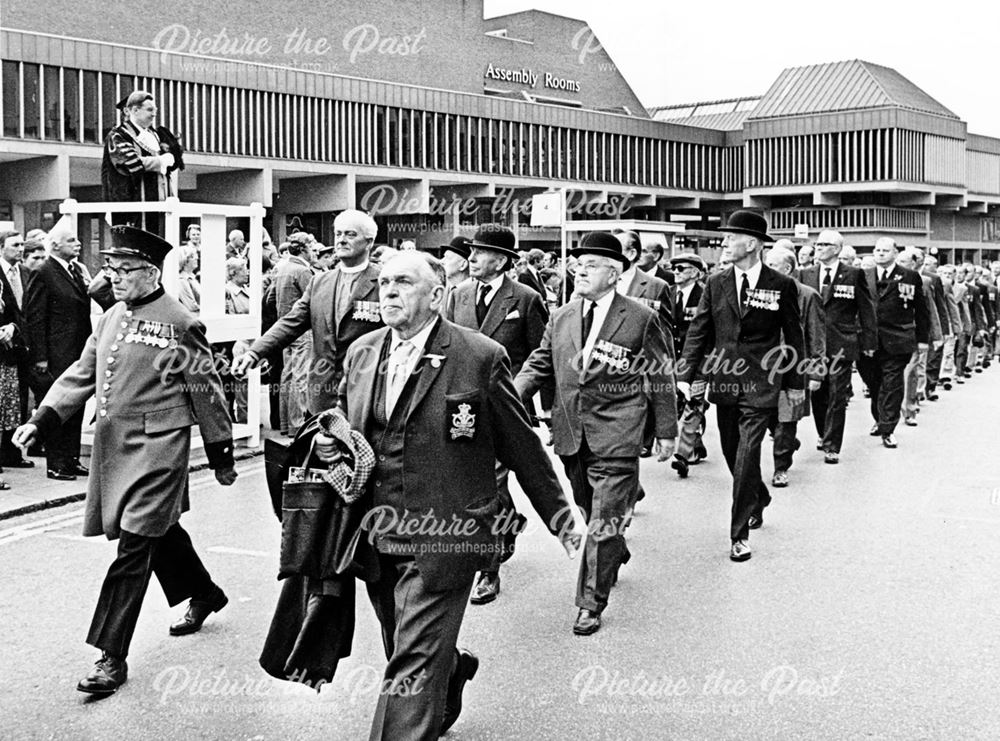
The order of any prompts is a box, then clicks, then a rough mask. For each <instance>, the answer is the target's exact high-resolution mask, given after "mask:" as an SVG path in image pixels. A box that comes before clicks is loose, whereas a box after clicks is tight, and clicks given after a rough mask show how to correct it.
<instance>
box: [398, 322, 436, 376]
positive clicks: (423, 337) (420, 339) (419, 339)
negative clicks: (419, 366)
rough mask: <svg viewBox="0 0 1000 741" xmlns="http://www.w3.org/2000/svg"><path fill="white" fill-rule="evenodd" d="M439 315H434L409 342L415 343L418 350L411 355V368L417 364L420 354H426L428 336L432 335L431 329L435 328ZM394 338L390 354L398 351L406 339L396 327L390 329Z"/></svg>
mask: <svg viewBox="0 0 1000 741" xmlns="http://www.w3.org/2000/svg"><path fill="white" fill-rule="evenodd" d="M437 320H438V317H434V319H432V320H431V321H429V322H427V325H426V326H425V327H424V328H423V329H421V330H420V331H419V332H417V333H416V334H415V335H413V337H411V338H410V339H409V340H408V342H409V343H410V344H411V345H413V347H414V348H415V350H416V352H414V353H413V354H412V355H411V356H410V357H411V366H410V367H411V368H412V367H413V366H414V365H416V362H417V360H416V359H419V358H420V356H422V355H423V354H424V348H425V347H426V346H427V338H428V337H430V336H431V330H432V329H434V325H435V324H436V323H437ZM390 333H391V335H392V339H391V340H390V341H389V354H390V355H391V354H392V353H394V352H395V351H396V348H397V347H399V345H400V344H401V343H402V342H403V341H404V340H403V338H402V337H400V336H399V334H398V333H397V332H396V330H395V329H392V330H390Z"/></svg>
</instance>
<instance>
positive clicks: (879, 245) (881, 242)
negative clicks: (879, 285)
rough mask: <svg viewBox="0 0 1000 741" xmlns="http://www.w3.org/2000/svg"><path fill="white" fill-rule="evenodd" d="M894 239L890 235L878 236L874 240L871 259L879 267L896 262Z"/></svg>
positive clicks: (896, 252)
mask: <svg viewBox="0 0 1000 741" xmlns="http://www.w3.org/2000/svg"><path fill="white" fill-rule="evenodd" d="M897 254H898V251H897V249H896V240H895V239H893V238H892V237H879V238H878V239H876V240H875V248H874V249H873V250H872V259H873V260H874V261H875V264H876V265H878V266H879V267H880V268H888V267H889V266H891V265H894V264H895V262H896V255H897Z"/></svg>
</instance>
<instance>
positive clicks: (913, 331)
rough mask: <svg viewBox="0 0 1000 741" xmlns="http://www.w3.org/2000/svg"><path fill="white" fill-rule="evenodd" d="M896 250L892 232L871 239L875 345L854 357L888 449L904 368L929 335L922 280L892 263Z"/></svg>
mask: <svg viewBox="0 0 1000 741" xmlns="http://www.w3.org/2000/svg"><path fill="white" fill-rule="evenodd" d="M897 254H898V251H897V249H896V242H895V240H893V239H892V238H891V237H880V238H879V239H877V240H876V241H875V249H874V250H873V251H872V257H873V258H874V260H875V267H874V268H872V269H870V270H867V271H865V272H866V277H867V279H868V285H869V288H872V289H873V290H872V292H873V293H874V294H875V295H876V296H877V304H876V314H877V316H878V350H876V352H875V355H874V356H873V357H865V356H862V357H860V358H858V373H860V374H861V379H862V380H863V381H864V382H865V385H866V386H868V391H869V393H870V394H871V411H872V417H873V418H874V419H875V425H874V427H872V430H871V435H872V436H873V437H881V438H882V444H883V445H884V446H885V447H887V448H895V447H897V443H896V437H895V435H894V434H893V433H894V432H895V431H896V425H898V424H899V415H900V408H901V407H902V404H903V371H904V369H905V368H906V364H907V363H909V362H910V356H912V355H913V353H914V352H916V351H917V350H918V349H920V350H926V349H927V346H928V344H927V341H928V336H929V334H930V316H929V315H928V313H927V303H926V299H925V298H924V285H923V281H922V280H921V279H920V275H919V274H918V273H917V272H916V271H913V270H907V269H906V268H903V267H900V266H899V265H897V264H896V256H897Z"/></svg>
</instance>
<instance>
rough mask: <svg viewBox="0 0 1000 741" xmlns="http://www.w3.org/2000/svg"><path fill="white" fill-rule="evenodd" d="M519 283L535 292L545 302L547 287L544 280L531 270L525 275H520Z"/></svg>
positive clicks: (518, 277)
mask: <svg viewBox="0 0 1000 741" xmlns="http://www.w3.org/2000/svg"><path fill="white" fill-rule="evenodd" d="M517 282H518V283H520V284H521V285H523V286H527V287H528V288H530V289H532V290H533V291H535V293H537V294H538V295H539V296H541V297H542V299H543V300H544V299H545V286H543V285H542V279H541V278H540V277H538V276H537V275H535V274H534V273H533V272H531V271H530V270H527V269H526V270H525V271H524V272H523V273H519V274H518V276H517Z"/></svg>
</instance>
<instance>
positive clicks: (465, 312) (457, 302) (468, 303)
mask: <svg viewBox="0 0 1000 741" xmlns="http://www.w3.org/2000/svg"><path fill="white" fill-rule="evenodd" d="M451 300H452V302H454V306H453V308H452V313H451V317H452V318H451V321H453V322H454V323H455V324H457V325H458V326H460V327H466V328H468V329H475V328H476V283H475V281H473V280H472V279H467V280H464V281H462V283H461V284H459V285H457V286H455V287H454V288H453V289H452V293H451Z"/></svg>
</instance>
